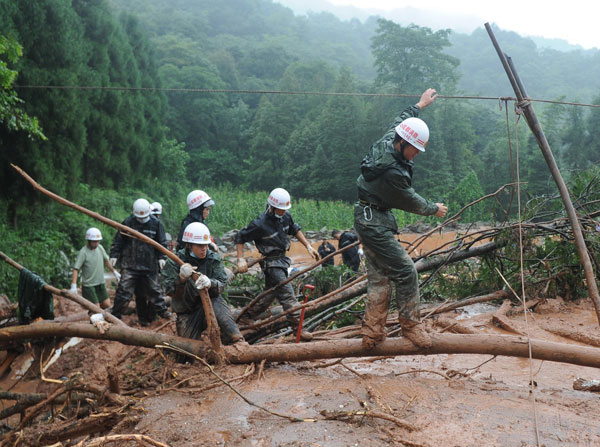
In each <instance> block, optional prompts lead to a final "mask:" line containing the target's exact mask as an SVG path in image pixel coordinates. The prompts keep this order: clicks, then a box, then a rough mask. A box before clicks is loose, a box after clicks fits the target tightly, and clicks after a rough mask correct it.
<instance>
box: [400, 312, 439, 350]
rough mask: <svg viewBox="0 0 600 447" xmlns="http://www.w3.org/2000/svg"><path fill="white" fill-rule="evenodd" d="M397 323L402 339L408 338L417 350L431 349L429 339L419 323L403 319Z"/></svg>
mask: <svg viewBox="0 0 600 447" xmlns="http://www.w3.org/2000/svg"><path fill="white" fill-rule="evenodd" d="M399 321H400V325H401V326H402V336H403V337H406V338H408V339H409V340H410V341H411V342H412V344H414V345H415V346H417V347H418V348H424V349H426V348H431V345H432V342H431V337H430V336H429V334H428V333H427V331H425V327H424V326H423V325H422V324H421V323H419V322H417V321H412V320H405V319H403V318H400V319H399Z"/></svg>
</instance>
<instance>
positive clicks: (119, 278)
mask: <svg viewBox="0 0 600 447" xmlns="http://www.w3.org/2000/svg"><path fill="white" fill-rule="evenodd" d="M113 274H114V275H115V278H117V281H121V274H120V273H119V272H117V271H116V270H115V271H114V272H113Z"/></svg>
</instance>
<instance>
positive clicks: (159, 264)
mask: <svg viewBox="0 0 600 447" xmlns="http://www.w3.org/2000/svg"><path fill="white" fill-rule="evenodd" d="M166 263H167V260H166V259H159V260H158V266H159V267H160V269H161V270H162V269H163V268H165V264H166Z"/></svg>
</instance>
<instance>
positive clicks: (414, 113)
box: [392, 106, 421, 132]
mask: <svg viewBox="0 0 600 447" xmlns="http://www.w3.org/2000/svg"><path fill="white" fill-rule="evenodd" d="M420 111H421V109H419V108H418V107H417V106H409V107H407V108H406V109H404V111H403V112H402V113H401V114H400V116H397V117H396V118H394V124H393V125H392V130H393V131H394V132H395V131H396V126H397V125H398V124H400V123H401V122H402V121H404V120H405V119H407V118H415V117H418V116H419V112H420Z"/></svg>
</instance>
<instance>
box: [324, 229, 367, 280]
mask: <svg viewBox="0 0 600 447" xmlns="http://www.w3.org/2000/svg"><path fill="white" fill-rule="evenodd" d="M331 236H332V237H333V238H334V239H337V241H338V248H337V249H338V250H340V249H342V248H344V247H346V246H348V245H350V244H352V243H354V242H356V241H357V240H358V237H357V236H356V234H354V233H352V232H350V231H344V232H342V231H340V230H333V231H332V232H331ZM342 260H343V262H344V264H346V265H347V266H348V267H350V268H351V269H352V270H353V271H355V272H358V267H359V266H360V256H359V253H358V247H357V246H354V247H352V248H349V249H348V250H346V251H345V252H343V253H342Z"/></svg>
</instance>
